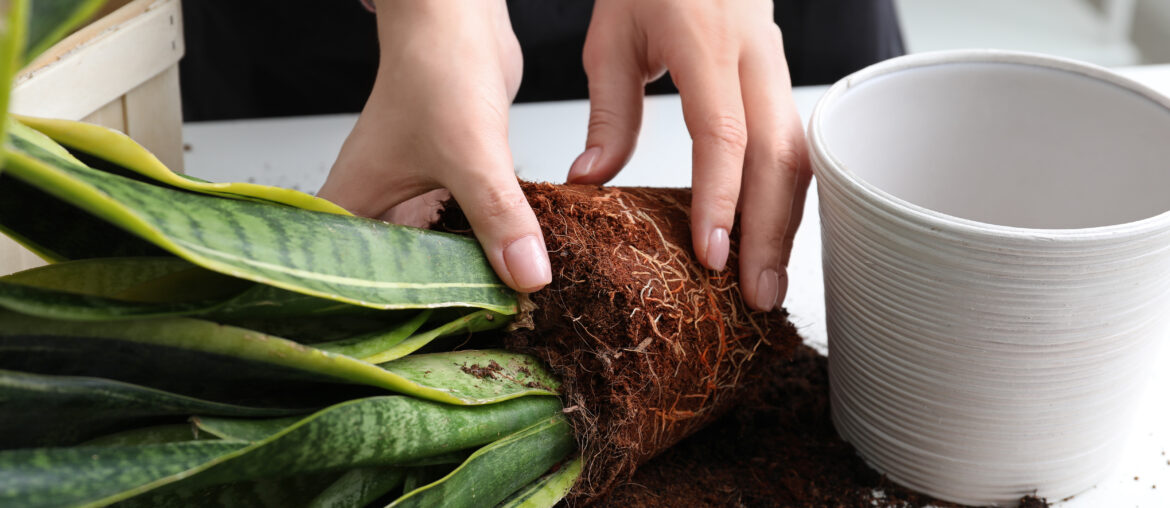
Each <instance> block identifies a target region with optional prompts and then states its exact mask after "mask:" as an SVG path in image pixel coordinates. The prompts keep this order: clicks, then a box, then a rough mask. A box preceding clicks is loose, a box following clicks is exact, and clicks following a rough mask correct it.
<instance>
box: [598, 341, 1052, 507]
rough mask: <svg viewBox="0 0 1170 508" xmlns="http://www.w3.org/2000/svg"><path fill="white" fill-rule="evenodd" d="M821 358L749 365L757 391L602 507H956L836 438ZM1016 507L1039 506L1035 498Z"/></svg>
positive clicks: (806, 350)
mask: <svg viewBox="0 0 1170 508" xmlns="http://www.w3.org/2000/svg"><path fill="white" fill-rule="evenodd" d="M827 363H828V362H827V359H826V358H825V357H824V356H823V355H821V354H820V353H818V352H817V351H816V350H814V349H812V348H810V347H808V346H803V345H802V346H800V347H799V348H798V349H797V350H796V353H795V355H794V356H793V357H792V358H791V359H789V360H785V361H778V362H776V363H774V364H772V365H770V366H768V368H767V369H765V370H762V371H757V372H756V373H754V374H753V378H752V379H751V380H750V382H751V383H753V384H754V385H755V386H757V387H759V390H758V391H756V392H755V393H752V394H750V395H749V396H748V397H747V398H746V399H744V400H743V401H742V403H741V404H740V405H739V406H738V407H736V408H735V409H733V410H732V411H731V412H730V413H728V414H727V415H726V416H724V417H723V418H721V419H719V420H718V421H716V422H715V423H713V424H712V425H710V426H709V427H707V428H706V429H704V430H702V431H700V432H698V433H696V434H695V435H693V436H691V437H689V438H687V439H686V440H685V441H683V442H682V443H679V444H678V445H677V446H675V447H674V448H671V449H670V450H667V451H665V452H663V453H662V454H661V455H659V456H658V457H656V458H655V459H653V460H651V461H650V462H648V463H646V464H644V465H642V466H641V467H640V468H638V471H637V473H636V474H635V475H634V478H633V479H632V481H631V482H630V483H627V484H625V485H622V486H620V487H618V488H616V489H614V491H613V492H612V493H611V494H610V495H609V496H608V497H606V498H605V499H604V500H602V502H601V503H600V504H599V505H600V506H606V507H615V508H616V507H629V506H638V507H676V506H746V507H757V506H761V507H772V506H781V507H802V508H803V507H809V508H816V507H826V508H828V507H832V508H838V507H840V508H853V507H856V508H875V507H878V508H880V507H920V506H937V507H939V508H948V507H956V506H960V505H956V504H953V503H947V502H944V501H937V500H935V499H932V498H931V497H929V496H925V495H922V494H918V493H916V492H913V491H910V490H908V489H905V488H902V487H899V486H897V485H896V484H894V483H893V482H891V481H889V480H888V479H887V478H885V477H884V476H882V475H881V474H878V473H877V472H875V471H874V470H872V469H870V468H869V467H868V466H867V465H866V464H865V461H863V460H862V459H861V457H859V456H858V455H857V454H856V453H855V451H854V449H853V447H852V446H850V445H849V444H848V443H846V442H844V441H842V440H841V439H840V438H839V437H837V432H836V430H835V429H834V428H833V422H832V420H831V418H830V416H829V378H828V364H827ZM1020 506H1021V507H1022V508H1023V507H1027V508H1039V507H1047V506H1048V502H1047V501H1045V500H1043V499H1040V498H1036V497H1031V496H1029V497H1026V498H1024V499H1021V504H1020Z"/></svg>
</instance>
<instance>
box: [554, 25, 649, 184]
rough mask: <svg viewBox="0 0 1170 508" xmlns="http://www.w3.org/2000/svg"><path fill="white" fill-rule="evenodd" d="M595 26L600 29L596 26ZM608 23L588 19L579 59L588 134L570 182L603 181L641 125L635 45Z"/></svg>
mask: <svg viewBox="0 0 1170 508" xmlns="http://www.w3.org/2000/svg"><path fill="white" fill-rule="evenodd" d="M597 27H601V28H597ZM629 30H630V29H622V28H614V25H613V24H600V25H599V24H598V23H593V24H592V26H591V27H590V30H589V35H588V37H587V39H586V41H585V52H584V54H583V58H582V61H583V63H584V65H585V74H586V76H588V78H589V135H588V137H587V138H586V140H585V151H584V152H582V153H581V155H579V156H578V157H577V160H575V161H573V165H572V167H571V168H570V169H569V177H568V181H569V182H570V183H589V184H603V183H605V182H608V181H609V180H610V179H612V178H613V177H614V176H615V175H617V173H618V171H621V169H622V166H625V164H626V162H627V161H629V159H630V156H631V155H632V154H633V153H634V145H635V143H636V142H637V140H638V130H639V129H640V128H641V125H642V100H643V95H644V93H645V86H646V73H645V72H644V70H643V67H642V66H641V65H640V64H639V63H638V62H639V59H638V56H637V54H636V53H635V52H634V48H635V47H636V45H635V44H633V42H632V40H627V39H629V38H630V37H631V36H632V34H630V35H629V36H627V35H625V34H624V32H626V31H629Z"/></svg>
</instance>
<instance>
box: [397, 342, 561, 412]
mask: <svg viewBox="0 0 1170 508" xmlns="http://www.w3.org/2000/svg"><path fill="white" fill-rule="evenodd" d="M380 367H382V368H384V369H386V370H387V371H390V372H393V373H395V374H398V375H399V376H402V377H403V378H405V379H409V380H411V381H412V382H414V383H415V384H417V385H419V386H426V387H429V388H433V389H434V390H438V391H450V392H451V393H458V394H460V395H461V396H462V397H465V398H468V399H476V400H483V401H489V400H497V399H499V398H501V397H507V396H508V394H510V393H513V392H515V391H517V390H522V389H529V390H541V393H548V394H554V393H556V392H557V391H558V390H559V389H560V387H561V384H560V381H559V380H557V378H556V377H555V376H553V375H552V373H551V372H549V371H548V369H547V368H545V366H544V364H542V363H540V362H539V361H536V360H535V359H533V358H532V357H531V356H527V355H523V354H520V353H513V352H511V351H504V350H467V351H453V352H447V353H432V354H424V355H410V356H407V357H405V358H401V359H398V360H395V361H392V362H388V363H383V364H381V365H380Z"/></svg>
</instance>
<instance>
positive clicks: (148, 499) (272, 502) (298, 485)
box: [118, 471, 342, 508]
mask: <svg viewBox="0 0 1170 508" xmlns="http://www.w3.org/2000/svg"><path fill="white" fill-rule="evenodd" d="M341 475H342V473H338V472H332V471H331V472H326V473H313V474H305V475H296V476H288V477H281V478H265V479H262V480H256V481H249V482H236V483H226V484H223V485H213V486H211V487H203V488H193V489H184V488H170V489H159V490H155V491H151V492H147V493H145V494H143V495H140V496H137V497H132V498H130V499H127V500H125V501H122V502H120V503H118V507H119V508H134V507H143V508H189V507H192V506H214V507H216V508H297V507H303V506H308V502H309V500H310V499H312V498H313V496H316V495H318V493H320V492H321V491H322V490H324V489H325V488H326V487H328V486H329V485H331V484H332V483H334V482H336V481H337V479H338V478H339V477H340V476H341Z"/></svg>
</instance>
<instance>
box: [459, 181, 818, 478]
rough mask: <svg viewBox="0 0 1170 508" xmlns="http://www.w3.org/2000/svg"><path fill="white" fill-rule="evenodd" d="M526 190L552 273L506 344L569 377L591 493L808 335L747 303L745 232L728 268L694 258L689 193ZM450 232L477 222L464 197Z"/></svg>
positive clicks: (717, 411)
mask: <svg viewBox="0 0 1170 508" xmlns="http://www.w3.org/2000/svg"><path fill="white" fill-rule="evenodd" d="M522 185H523V187H524V190H525V192H526V194H527V195H528V200H529V203H530V204H531V205H532V207H533V209H534V210H535V212H536V215H537V217H538V218H539V219H540V222H541V227H542V229H543V232H544V237H545V241H546V242H547V244H548V248H549V256H550V258H551V261H552V269H553V282H552V284H551V285H549V287H547V288H545V289H544V290H541V291H539V292H537V293H534V294H532V295H531V302H532V303H533V304H535V310H533V311H532V312H531V316H532V318H533V319H532V325H533V328H532V329H528V330H524V329H521V330H517V331H515V332H514V333H513V334H512V335H511V337H510V338H509V339H508V341H507V345H508V347H509V348H510V349H515V350H521V351H526V352H529V353H532V354H534V355H536V356H537V357H539V358H541V359H543V360H544V361H545V362H547V363H548V364H549V365H550V366H551V367H552V368H553V369H554V370H555V371H556V372H557V373H558V374H559V375H560V377H561V379H562V380H563V381H564V388H563V389H564V393H565V405H566V410H565V411H566V413H568V414H569V416H570V418H571V419H572V420H573V423H574V428H575V430H576V432H577V436H578V442H579V445H580V448H581V449H582V452H583V454H584V455H585V457H587V462H586V464H587V466H586V469H585V471H584V473H583V474H582V480H581V481H580V482H579V483H578V485H577V487H576V489H575V493H576V494H577V496H578V497H577V499H578V500H580V499H592V498H596V497H597V496H599V495H601V494H604V493H605V492H607V491H608V490H609V489H611V488H612V487H613V486H615V485H617V484H620V483H624V482H625V481H627V480H629V478H630V477H631V475H632V474H633V472H634V469H635V467H637V466H638V465H639V464H642V463H644V462H646V461H647V460H649V459H650V458H651V457H653V456H655V455H656V454H658V453H659V452H661V451H663V450H665V449H667V448H669V447H670V446H672V445H674V444H675V443H677V442H679V441H680V440H682V439H683V438H685V437H687V436H688V435H690V434H692V433H694V432H695V431H697V430H699V429H700V428H702V427H703V426H705V425H707V424H709V423H711V422H712V421H714V420H715V419H717V418H718V417H719V416H721V415H722V414H724V413H725V412H726V411H727V410H729V409H730V408H731V407H732V406H733V405H734V404H735V403H736V402H737V401H738V400H739V399H741V398H742V397H743V391H744V387H745V379H749V378H751V377H753V376H756V375H758V374H757V371H758V370H759V369H760V368H761V367H762V366H763V365H765V364H768V363H772V362H776V361H778V360H780V359H783V358H787V357H788V355H790V354H791V352H792V350H793V348H794V347H795V346H796V345H797V344H798V343H799V337H798V336H797V335H796V332H795V330H794V329H793V328H792V325H791V324H789V323H788V322H787V319H786V315H785V314H784V313H783V312H780V311H776V312H771V313H759V312H752V311H750V310H749V309H748V308H747V307H746V306H745V305H744V303H743V300H742V298H741V297H740V290H739V286H738V273H737V270H736V267H737V265H738V261H737V259H736V256H735V254H734V253H735V251H736V248H735V244H734V238H735V236H736V235H735V232H733V233H732V238H733V244H732V256H731V257H730V259H729V260H728V262H727V265H728V267H729V268H728V269H726V270H724V271H723V272H720V273H715V272H712V271H710V270H706V269H704V268H702V267H701V266H700V265H699V264H698V262H697V261H696V260H695V258H694V256H693V255H692V248H691V245H692V244H691V236H690V201H691V195H690V191H689V190H686V189H642V188H601V187H596V186H583V185H568V186H553V185H548V184H529V183H524V184H522ZM439 227H440V228H441V229H446V230H449V231H464V232H465V231H466V230H467V225H466V220H465V219H464V218H463V217H462V214H461V213H459V211H458V209H457V207H456V206H455V205H453V204H452V205H450V206H449V207H448V210H446V211H445V212H444V213H443V216H442V218H441V220H440V224H439Z"/></svg>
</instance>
